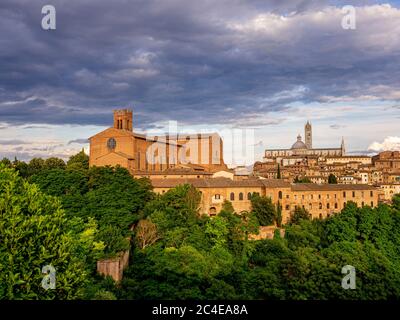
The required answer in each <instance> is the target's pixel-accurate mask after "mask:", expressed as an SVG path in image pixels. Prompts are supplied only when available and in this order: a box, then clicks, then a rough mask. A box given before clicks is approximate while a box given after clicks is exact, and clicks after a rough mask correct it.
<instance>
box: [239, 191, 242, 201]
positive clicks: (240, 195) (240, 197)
mask: <svg viewBox="0 0 400 320" xmlns="http://www.w3.org/2000/svg"><path fill="white" fill-rule="evenodd" d="M239 200H243V193H242V192H241V193H239Z"/></svg>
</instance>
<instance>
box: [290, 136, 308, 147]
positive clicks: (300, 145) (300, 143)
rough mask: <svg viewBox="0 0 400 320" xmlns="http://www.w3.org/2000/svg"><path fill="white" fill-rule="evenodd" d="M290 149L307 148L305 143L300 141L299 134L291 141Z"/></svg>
mask: <svg viewBox="0 0 400 320" xmlns="http://www.w3.org/2000/svg"><path fill="white" fill-rule="evenodd" d="M291 149H307V146H306V144H305V143H304V142H303V141H301V135H298V136H297V141H296V142H295V143H293V145H292V148H291Z"/></svg>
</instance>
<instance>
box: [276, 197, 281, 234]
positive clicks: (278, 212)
mask: <svg viewBox="0 0 400 320" xmlns="http://www.w3.org/2000/svg"><path fill="white" fill-rule="evenodd" d="M276 225H277V226H278V227H279V228H280V227H282V205H281V203H280V202H279V201H278V203H277V204H276Z"/></svg>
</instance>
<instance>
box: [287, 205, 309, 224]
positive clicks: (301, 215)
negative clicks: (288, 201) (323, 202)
mask: <svg viewBox="0 0 400 320" xmlns="http://www.w3.org/2000/svg"><path fill="white" fill-rule="evenodd" d="M301 220H310V213H309V212H308V211H307V210H306V209H304V208H302V207H298V206H297V207H296V208H295V209H294V211H293V212H292V214H291V215H290V223H291V224H298V223H299V222H300V221H301Z"/></svg>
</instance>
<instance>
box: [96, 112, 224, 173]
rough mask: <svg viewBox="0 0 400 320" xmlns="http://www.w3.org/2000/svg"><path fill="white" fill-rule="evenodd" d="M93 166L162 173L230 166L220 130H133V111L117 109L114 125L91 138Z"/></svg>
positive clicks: (220, 168) (134, 171) (212, 170)
mask: <svg viewBox="0 0 400 320" xmlns="http://www.w3.org/2000/svg"><path fill="white" fill-rule="evenodd" d="M89 142H90V160H89V165H90V166H106V165H110V166H116V165H120V166H121V167H124V168H127V169H128V170H129V171H130V172H131V173H132V174H133V173H139V172H142V173H143V172H163V171H165V170H168V169H172V168H175V167H176V166H179V165H188V166H190V165H193V166H198V167H201V168H202V169H203V170H204V171H210V172H214V171H218V170H224V169H227V166H226V165H225V163H224V159H223V143H222V139H221V137H220V136H219V135H218V134H217V133H209V134H195V135H185V134H179V135H175V136H171V135H164V136H154V137H153V136H146V135H144V134H140V133H136V132H134V130H133V112H132V110H130V109H122V110H114V125H113V127H111V128H108V129H105V130H104V131H102V132H100V133H98V134H96V135H94V136H92V137H90V138H89Z"/></svg>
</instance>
